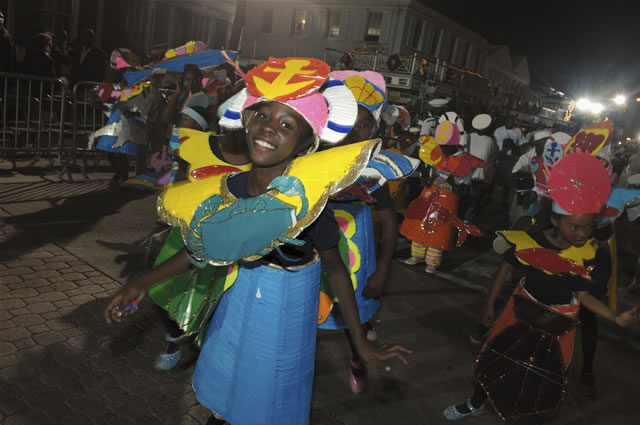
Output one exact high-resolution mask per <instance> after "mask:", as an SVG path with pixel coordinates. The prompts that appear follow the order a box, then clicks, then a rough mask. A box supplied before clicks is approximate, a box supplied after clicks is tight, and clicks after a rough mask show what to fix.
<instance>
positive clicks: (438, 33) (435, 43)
mask: <svg viewBox="0 0 640 425" xmlns="http://www.w3.org/2000/svg"><path fill="white" fill-rule="evenodd" d="M441 39H442V28H436V30H435V31H434V32H433V40H431V49H429V53H431V55H433V56H438V55H439V53H440V52H439V47H440V40H441Z"/></svg>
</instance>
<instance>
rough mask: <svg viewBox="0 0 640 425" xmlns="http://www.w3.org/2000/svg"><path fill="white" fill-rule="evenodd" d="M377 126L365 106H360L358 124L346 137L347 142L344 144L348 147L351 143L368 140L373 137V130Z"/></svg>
mask: <svg viewBox="0 0 640 425" xmlns="http://www.w3.org/2000/svg"><path fill="white" fill-rule="evenodd" d="M375 124H376V121H375V119H374V118H373V115H371V112H369V111H368V110H367V109H366V108H365V107H364V106H361V105H358V117H357V118H356V123H355V124H354V125H353V130H351V132H350V133H349V135H348V136H347V137H346V139H345V142H344V143H342V144H345V145H348V144H351V143H357V142H362V141H364V140H368V139H369V138H370V137H371V133H372V132H373V128H374V126H375Z"/></svg>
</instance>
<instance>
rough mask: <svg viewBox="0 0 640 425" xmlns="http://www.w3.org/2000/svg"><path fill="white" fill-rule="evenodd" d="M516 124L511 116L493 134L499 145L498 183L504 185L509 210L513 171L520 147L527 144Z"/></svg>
mask: <svg viewBox="0 0 640 425" xmlns="http://www.w3.org/2000/svg"><path fill="white" fill-rule="evenodd" d="M515 122H516V119H515V117H514V116H512V115H510V116H509V117H507V119H506V121H505V124H504V125H503V126H502V127H498V128H497V129H496V130H495V131H494V133H493V137H494V138H495V139H496V143H497V145H498V155H497V157H496V182H497V183H498V184H499V185H502V202H503V203H504V206H505V207H506V208H508V203H509V202H508V201H509V196H510V195H511V188H512V184H511V170H512V169H513V166H514V164H515V162H516V161H517V160H516V158H518V157H519V156H520V146H522V145H524V143H525V139H524V135H523V134H522V130H520V129H519V128H518V127H516V126H515Z"/></svg>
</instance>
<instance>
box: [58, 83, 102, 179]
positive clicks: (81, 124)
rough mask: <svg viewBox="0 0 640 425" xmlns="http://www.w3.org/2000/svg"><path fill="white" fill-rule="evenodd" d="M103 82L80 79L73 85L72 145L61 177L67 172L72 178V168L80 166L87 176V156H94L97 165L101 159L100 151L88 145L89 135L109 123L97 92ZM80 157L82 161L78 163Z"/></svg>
mask: <svg viewBox="0 0 640 425" xmlns="http://www.w3.org/2000/svg"><path fill="white" fill-rule="evenodd" d="M102 84H103V83H97V82H92V81H80V82H78V83H76V84H75V85H74V86H73V91H72V93H71V100H72V103H73V111H72V117H73V120H72V125H71V127H70V129H69V133H70V139H71V145H70V146H69V151H68V155H67V156H66V160H65V163H64V168H63V169H62V171H61V172H60V177H62V176H63V175H64V174H67V176H68V178H69V180H71V169H72V168H74V167H79V168H80V172H81V173H82V174H83V175H84V177H85V178H87V179H88V176H87V171H86V170H87V168H88V165H87V157H88V156H89V155H91V156H93V158H94V160H95V165H98V162H99V160H100V156H99V153H98V152H97V151H95V150H89V149H88V146H87V142H88V136H89V135H90V134H91V133H93V132H95V131H96V130H98V129H100V128H102V127H104V126H105V124H106V123H107V116H106V115H105V114H104V112H103V109H102V108H103V107H102V102H100V99H99V97H98V94H97V91H96V89H97V87H99V86H100V85H102ZM78 157H80V159H81V162H80V163H78Z"/></svg>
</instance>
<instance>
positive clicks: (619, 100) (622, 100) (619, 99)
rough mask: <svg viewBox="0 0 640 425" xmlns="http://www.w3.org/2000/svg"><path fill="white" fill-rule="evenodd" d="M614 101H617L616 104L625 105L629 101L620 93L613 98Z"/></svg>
mask: <svg viewBox="0 0 640 425" xmlns="http://www.w3.org/2000/svg"><path fill="white" fill-rule="evenodd" d="M613 101H614V102H615V103H616V105H620V106H622V105H624V104H625V103H627V98H626V97H624V96H623V95H621V94H619V95H617V96H616V97H614V98H613Z"/></svg>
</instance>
